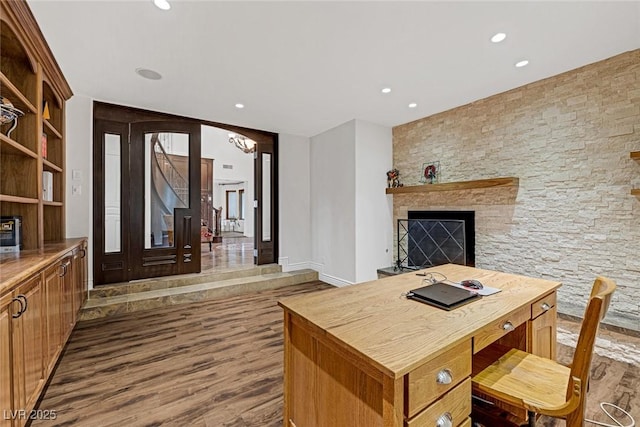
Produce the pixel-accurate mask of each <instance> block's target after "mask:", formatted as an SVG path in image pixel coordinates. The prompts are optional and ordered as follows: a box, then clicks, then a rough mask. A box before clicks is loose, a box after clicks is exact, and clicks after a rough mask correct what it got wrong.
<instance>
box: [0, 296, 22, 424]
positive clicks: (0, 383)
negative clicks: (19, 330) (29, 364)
mask: <svg viewBox="0 0 640 427" xmlns="http://www.w3.org/2000/svg"><path fill="white" fill-rule="evenodd" d="M12 300H13V296H12V295H11V294H6V295H3V296H1V297H0V412H1V416H0V427H11V418H10V414H11V411H13V409H14V406H13V404H12V396H13V393H12V390H13V387H12V385H11V352H10V350H11V349H10V342H11V329H10V326H11V315H12V314H13V313H17V312H18V307H19V306H18V304H17V303H16V304H13V303H12ZM5 415H7V416H5ZM7 418H8V419H7Z"/></svg>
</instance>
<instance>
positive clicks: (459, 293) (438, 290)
mask: <svg viewBox="0 0 640 427" xmlns="http://www.w3.org/2000/svg"><path fill="white" fill-rule="evenodd" d="M407 298H409V299H413V300H416V301H420V302H423V303H425V304H429V305H433V306H434V307H438V308H442V309H444V310H453V309H454V308H457V307H460V306H461V305H465V304H468V303H470V302H472V301H475V300H477V299H479V298H480V295H478V294H477V293H475V292H473V291H469V290H467V289H462V288H458V287H455V286H451V285H447V284H446V283H442V282H438V283H434V284H433V285H429V286H423V287H422V288H417V289H413V290H411V291H409V292H408V293H407Z"/></svg>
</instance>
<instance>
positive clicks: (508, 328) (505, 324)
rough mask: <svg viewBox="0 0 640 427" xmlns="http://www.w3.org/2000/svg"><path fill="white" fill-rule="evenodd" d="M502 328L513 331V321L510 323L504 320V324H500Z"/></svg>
mask: <svg viewBox="0 0 640 427" xmlns="http://www.w3.org/2000/svg"><path fill="white" fill-rule="evenodd" d="M502 329H504V330H505V331H513V330H514V329H515V328H514V327H513V323H511V322H510V321H506V322H505V323H504V325H502Z"/></svg>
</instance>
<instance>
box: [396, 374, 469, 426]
mask: <svg viewBox="0 0 640 427" xmlns="http://www.w3.org/2000/svg"><path fill="white" fill-rule="evenodd" d="M469 414H471V379H470V378H467V379H466V380H464V381H463V382H462V383H461V384H460V385H458V386H457V387H455V388H454V389H453V390H451V391H450V392H449V393H447V394H445V395H444V396H443V397H442V399H440V400H437V401H436V402H435V403H433V404H432V405H431V406H429V407H428V408H427V409H425V410H424V411H422V412H420V413H419V414H418V415H416V416H415V417H414V418H413V419H411V420H409V421H407V422H406V427H434V426H437V425H438V419H439V418H440V417H450V418H451V425H454V426H457V425H459V424H462V425H464V422H465V420H467V419H468V418H469Z"/></svg>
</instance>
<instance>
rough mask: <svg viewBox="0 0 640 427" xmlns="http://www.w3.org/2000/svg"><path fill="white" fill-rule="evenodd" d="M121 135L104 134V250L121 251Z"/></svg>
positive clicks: (107, 251)
mask: <svg viewBox="0 0 640 427" xmlns="http://www.w3.org/2000/svg"><path fill="white" fill-rule="evenodd" d="M120 157H121V156H120V135H115V134H112V133H105V134H104V252H105V253H113V252H120V251H121V250H122V246H121V235H122V232H121V227H122V223H121V221H122V218H121V214H120V204H121V203H120V201H121V197H122V195H121V187H120V163H121V159H120Z"/></svg>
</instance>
